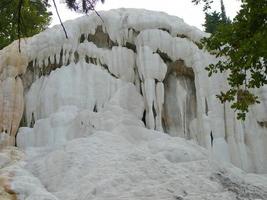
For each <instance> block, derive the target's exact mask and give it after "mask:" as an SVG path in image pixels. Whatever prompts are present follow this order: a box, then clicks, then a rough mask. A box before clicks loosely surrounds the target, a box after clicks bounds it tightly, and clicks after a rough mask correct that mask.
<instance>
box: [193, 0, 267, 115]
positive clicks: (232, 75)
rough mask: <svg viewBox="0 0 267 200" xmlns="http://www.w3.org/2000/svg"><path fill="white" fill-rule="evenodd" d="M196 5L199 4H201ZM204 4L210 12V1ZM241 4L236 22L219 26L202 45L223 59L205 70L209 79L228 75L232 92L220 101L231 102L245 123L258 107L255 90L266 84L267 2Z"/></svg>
mask: <svg viewBox="0 0 267 200" xmlns="http://www.w3.org/2000/svg"><path fill="white" fill-rule="evenodd" d="M193 1H194V2H195V3H199V2H200V1H201V0H193ZM202 1H204V2H205V8H208V7H209V3H210V1H209V0H202ZM241 2H242V5H241V9H240V11H239V12H238V14H237V16H236V17H235V18H234V20H233V22H232V23H226V24H222V25H220V26H218V28H217V29H216V31H215V32H214V33H212V34H211V36H210V37H209V38H204V39H203V40H202V43H203V45H204V46H205V48H206V49H207V50H209V51H210V52H213V53H214V52H215V55H216V56H217V57H224V59H223V60H221V61H219V62H218V63H216V64H211V65H209V66H208V67H207V68H206V69H207V71H208V73H209V76H211V75H212V74H214V73H218V72H220V73H222V72H228V74H229V75H228V84H229V86H230V88H229V90H227V91H222V92H221V93H220V94H219V95H217V97H218V98H219V99H220V101H221V102H222V103H224V102H232V108H233V109H235V110H237V111H238V113H237V118H238V119H243V120H244V119H245V117H246V113H247V112H248V108H249V106H251V105H253V104H255V103H259V98H258V97H257V96H256V95H254V94H253V89H254V88H260V87H262V86H263V85H265V84H266V83H267V77H266V75H267V1H266V0H242V1H241ZM207 5H208V6H207Z"/></svg>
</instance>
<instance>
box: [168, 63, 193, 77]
mask: <svg viewBox="0 0 267 200" xmlns="http://www.w3.org/2000/svg"><path fill="white" fill-rule="evenodd" d="M170 73H175V75H176V76H179V75H181V76H186V77H188V78H190V79H192V80H194V79H195V74H194V71H193V69H192V68H191V67H187V66H186V65H185V63H184V61H183V60H176V61H174V62H171V63H168V70H167V74H166V77H167V76H168V74H170Z"/></svg>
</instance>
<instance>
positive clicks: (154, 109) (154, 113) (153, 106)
mask: <svg viewBox="0 0 267 200" xmlns="http://www.w3.org/2000/svg"><path fill="white" fill-rule="evenodd" d="M152 111H153V117H154V119H156V116H157V111H156V108H155V102H153V103H152Z"/></svg>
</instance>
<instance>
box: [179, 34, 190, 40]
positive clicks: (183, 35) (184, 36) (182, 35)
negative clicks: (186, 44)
mask: <svg viewBox="0 0 267 200" xmlns="http://www.w3.org/2000/svg"><path fill="white" fill-rule="evenodd" d="M176 37H179V38H187V39H189V37H188V36H187V35H185V34H179V33H177V35H176Z"/></svg>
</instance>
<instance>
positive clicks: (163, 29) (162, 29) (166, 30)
mask: <svg viewBox="0 0 267 200" xmlns="http://www.w3.org/2000/svg"><path fill="white" fill-rule="evenodd" d="M158 29H159V30H161V31H165V32H167V33H169V34H170V30H168V29H166V28H158Z"/></svg>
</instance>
